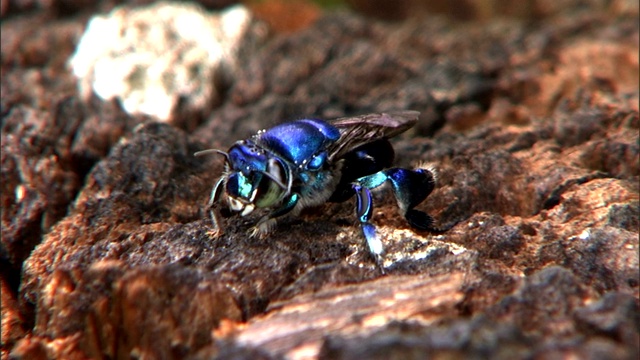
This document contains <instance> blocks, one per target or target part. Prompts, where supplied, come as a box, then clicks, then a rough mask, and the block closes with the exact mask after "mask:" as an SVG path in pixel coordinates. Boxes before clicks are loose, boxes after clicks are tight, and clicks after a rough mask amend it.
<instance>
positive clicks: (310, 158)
mask: <svg viewBox="0 0 640 360" xmlns="http://www.w3.org/2000/svg"><path fill="white" fill-rule="evenodd" d="M419 114H420V113H419V112H417V111H398V112H388V113H376V114H368V115H361V116H355V117H345V118H339V119H335V120H330V121H324V120H318V119H302V120H296V121H292V122H287V123H283V124H280V125H277V126H275V127H272V128H270V129H268V130H261V131H259V132H258V133H257V134H255V135H253V136H252V137H250V138H249V139H246V140H240V141H237V142H236V143H235V144H234V145H233V146H231V148H230V149H229V150H228V151H227V152H224V151H220V150H217V149H209V150H203V151H199V152H197V153H195V155H196V156H200V155H203V154H208V153H218V154H221V155H223V156H224V158H225V165H224V172H223V174H222V176H221V177H220V178H219V179H218V181H217V182H216V183H215V185H214V186H213V189H212V191H211V197H210V200H209V205H208V209H209V212H210V215H211V221H212V223H213V230H214V232H216V233H218V234H219V233H221V232H222V228H221V223H220V219H219V216H220V214H219V206H220V205H226V206H227V207H228V208H229V209H230V210H231V211H232V212H233V213H235V214H240V215H241V216H246V215H248V214H251V213H252V212H253V211H254V210H256V209H261V210H264V211H265V215H264V216H262V217H261V218H260V220H258V222H257V223H256V225H255V226H254V227H253V228H252V229H251V236H264V235H265V234H267V233H269V232H270V231H271V230H272V229H273V228H274V226H275V225H276V223H277V220H278V219H279V218H281V217H283V216H285V215H287V214H293V215H297V214H299V213H300V211H301V210H302V209H304V208H306V207H311V206H317V205H320V204H323V203H325V202H343V201H346V200H348V199H350V198H351V197H353V196H354V195H355V198H356V201H355V214H356V218H357V219H358V221H359V223H360V227H361V229H362V233H363V236H364V238H365V240H366V243H367V245H368V248H369V251H370V253H371V255H372V256H373V258H374V259H375V261H376V263H377V264H378V266H379V267H380V268H381V269H382V267H381V256H382V254H383V252H384V248H383V245H382V242H381V241H380V239H379V237H378V236H377V235H376V228H375V226H374V225H373V224H372V223H371V215H372V212H373V200H372V195H371V191H372V190H377V189H378V188H382V187H383V185H390V187H391V189H392V191H393V195H394V196H395V198H396V200H397V203H398V208H399V211H400V214H401V215H402V216H403V217H404V218H405V219H406V220H407V222H408V223H409V225H411V226H412V227H413V228H415V229H418V230H424V231H431V232H436V233H439V232H442V231H444V230H443V229H440V228H437V227H434V226H433V223H434V220H433V218H432V217H431V216H429V215H428V214H426V213H424V212H422V211H419V210H416V209H414V207H416V206H417V205H418V204H420V203H421V202H422V201H424V200H425V199H426V198H427V196H429V194H430V193H431V192H432V191H433V189H434V187H435V173H434V171H433V170H432V169H425V168H417V169H405V168H397V167H395V168H394V167H391V166H392V163H393V160H394V150H393V147H392V146H391V143H390V142H389V139H390V138H392V137H394V136H397V135H399V134H401V133H403V132H405V131H406V130H408V129H410V128H411V127H413V126H414V125H415V124H416V122H417V121H418V116H419Z"/></svg>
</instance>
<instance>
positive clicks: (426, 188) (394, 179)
mask: <svg viewBox="0 0 640 360" xmlns="http://www.w3.org/2000/svg"><path fill="white" fill-rule="evenodd" d="M385 181H389V183H391V186H392V188H393V195H394V196H395V198H396V200H397V202H398V207H399V209H400V214H401V215H402V216H404V218H405V219H406V220H407V222H408V223H409V225H411V226H412V227H413V228H415V229H418V230H424V231H429V232H433V233H441V232H444V231H446V229H441V228H438V227H435V226H434V225H433V223H434V221H433V218H432V217H431V216H430V215H428V214H426V213H424V212H422V211H419V210H415V209H414V207H416V206H417V205H418V204H420V203H421V202H423V201H424V200H425V199H426V198H427V196H429V194H431V192H432V191H433V189H434V187H435V185H436V181H435V174H434V172H433V171H432V170H430V169H422V168H418V169H415V170H410V169H403V168H392V169H387V170H383V171H380V172H378V173H376V174H373V175H369V176H365V177H363V178H360V179H358V182H360V183H362V184H363V186H367V187H369V188H374V187H377V186H380V185H382V184H383V183H384V182H385Z"/></svg>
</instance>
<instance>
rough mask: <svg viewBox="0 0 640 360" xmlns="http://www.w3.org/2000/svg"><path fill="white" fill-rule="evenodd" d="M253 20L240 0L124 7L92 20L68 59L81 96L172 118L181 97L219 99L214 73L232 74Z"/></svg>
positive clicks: (194, 105)
mask: <svg viewBox="0 0 640 360" xmlns="http://www.w3.org/2000/svg"><path fill="white" fill-rule="evenodd" d="M253 21H254V20H253V18H252V16H251V13H250V12H249V11H248V10H247V9H246V8H245V7H243V6H240V5H238V6H234V7H231V8H229V9H227V10H225V11H222V12H220V13H215V14H214V13H209V12H207V11H205V10H204V9H203V8H201V7H200V6H199V5H197V4H193V3H187V2H184V3H170V2H158V3H155V4H153V5H150V6H146V7H140V8H128V7H120V8H116V9H114V10H113V11H112V12H111V13H109V14H107V15H105V16H95V17H93V18H92V19H91V20H90V21H89V23H88V26H87V29H86V30H85V33H84V34H83V35H82V38H81V39H80V42H79V44H78V47H77V49H76V52H75V54H74V55H73V57H72V58H71V59H70V66H71V68H72V69H73V73H74V74H75V75H76V76H77V77H78V79H79V85H78V86H79V90H80V92H81V94H82V95H83V97H85V98H87V97H89V96H90V95H91V92H92V91H93V92H95V94H96V95H98V96H99V97H100V98H102V99H105V100H110V99H113V98H118V99H119V100H120V101H121V103H122V106H123V108H124V109H125V110H126V111H127V112H129V113H131V114H140V113H141V114H146V115H151V116H154V117H156V118H157V119H159V120H164V121H166V120H170V118H171V114H172V110H173V109H174V108H175V106H176V105H177V103H178V101H180V99H184V102H185V104H183V106H184V107H185V108H187V109H189V110H196V111H197V110H199V109H206V108H207V107H208V106H209V105H210V104H211V103H214V102H215V101H216V100H217V97H218V96H219V95H218V90H217V89H216V88H215V84H216V81H217V80H218V79H220V78H225V79H231V78H233V73H234V71H235V68H236V67H237V56H238V52H239V50H240V49H241V47H242V42H243V41H244V39H245V35H246V34H247V32H248V31H249V29H250V28H251V25H252V23H253ZM265 33H266V31H265ZM253 40H254V41H255V39H253Z"/></svg>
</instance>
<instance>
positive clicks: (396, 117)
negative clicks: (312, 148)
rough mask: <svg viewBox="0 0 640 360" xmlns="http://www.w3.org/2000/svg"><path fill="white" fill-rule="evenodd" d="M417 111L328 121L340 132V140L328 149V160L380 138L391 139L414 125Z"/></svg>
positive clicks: (416, 119) (417, 114)
mask: <svg viewBox="0 0 640 360" xmlns="http://www.w3.org/2000/svg"><path fill="white" fill-rule="evenodd" d="M419 115H420V112H418V111H411V110H407V111H397V112H388V113H376V114H367V115H361V116H354V117H345V118H339V119H335V120H331V121H329V123H330V124H331V125H333V126H335V127H336V128H338V130H339V131H340V139H339V140H338V141H336V142H335V143H334V144H333V145H331V146H330V147H329V148H328V152H329V159H330V160H335V159H339V158H340V157H341V156H343V155H344V154H346V153H348V152H349V151H351V150H353V149H355V148H357V147H359V146H361V145H364V144H368V143H370V142H373V141H376V140H378V139H382V138H392V137H394V136H396V135H399V134H401V133H403V132H405V131H407V130H408V129H410V128H411V127H413V125H415V124H416V122H417V121H418V116H419Z"/></svg>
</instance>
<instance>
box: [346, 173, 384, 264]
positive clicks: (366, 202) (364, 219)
mask: <svg viewBox="0 0 640 360" xmlns="http://www.w3.org/2000/svg"><path fill="white" fill-rule="evenodd" d="M353 190H354V191H355V193H356V216H357V217H358V220H359V221H360V228H361V229H362V233H363V234H364V238H365V239H366V240H367V245H368V246H369V252H370V253H371V256H373V259H374V260H375V261H376V265H378V268H379V269H380V271H382V273H384V268H383V267H382V253H383V251H384V248H383V247H382V242H381V241H380V239H379V238H378V236H377V235H376V228H375V226H373V224H371V223H370V222H369V220H371V213H372V212H373V202H372V198H371V191H370V190H369V188H367V187H365V186H360V185H358V184H356V183H354V184H353Z"/></svg>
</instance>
